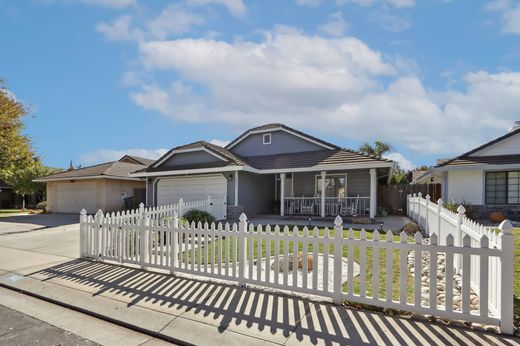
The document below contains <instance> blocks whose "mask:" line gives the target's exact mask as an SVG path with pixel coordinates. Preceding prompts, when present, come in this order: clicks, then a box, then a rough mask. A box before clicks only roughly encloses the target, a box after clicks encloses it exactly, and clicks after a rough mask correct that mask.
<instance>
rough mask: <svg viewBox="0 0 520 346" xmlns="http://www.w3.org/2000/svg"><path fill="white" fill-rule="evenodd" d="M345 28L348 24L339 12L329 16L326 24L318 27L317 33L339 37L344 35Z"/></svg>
mask: <svg viewBox="0 0 520 346" xmlns="http://www.w3.org/2000/svg"><path fill="white" fill-rule="evenodd" d="M347 27H348V24H347V22H346V21H345V20H344V19H343V14H342V13H341V12H335V13H333V14H331V15H329V19H328V21H327V22H326V23H324V24H322V25H320V26H319V27H318V31H320V32H322V33H325V34H328V35H330V36H336V37H341V36H343V35H345V31H347Z"/></svg>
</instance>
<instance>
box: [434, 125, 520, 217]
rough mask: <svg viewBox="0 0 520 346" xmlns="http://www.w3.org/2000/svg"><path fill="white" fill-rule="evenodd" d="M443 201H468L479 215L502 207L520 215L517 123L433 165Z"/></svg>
mask: <svg viewBox="0 0 520 346" xmlns="http://www.w3.org/2000/svg"><path fill="white" fill-rule="evenodd" d="M432 172H433V174H435V175H441V177H442V185H443V187H442V189H443V192H442V196H443V197H442V198H443V199H444V200H445V201H449V202H456V203H461V202H465V203H469V204H471V206H472V209H473V211H474V212H475V213H476V216H477V217H479V218H485V217H487V216H488V215H489V214H490V213H491V212H493V211H502V212H503V213H504V214H505V215H506V216H507V217H508V218H512V219H518V217H519V216H520V123H519V122H517V123H516V124H515V126H514V127H512V128H511V129H510V130H509V132H508V133H507V134H505V135H503V136H501V137H499V138H496V139H494V140H492V141H490V142H488V143H486V144H483V145H481V146H479V147H478V148H475V149H473V150H471V151H469V152H467V153H464V154H462V155H460V156H457V157H456V158H454V159H451V160H447V161H444V162H442V163H441V164H439V165H437V166H435V167H434V168H433V169H432Z"/></svg>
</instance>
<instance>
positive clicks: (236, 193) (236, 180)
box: [235, 171, 238, 207]
mask: <svg viewBox="0 0 520 346" xmlns="http://www.w3.org/2000/svg"><path fill="white" fill-rule="evenodd" d="M235 207H238V171H235Z"/></svg>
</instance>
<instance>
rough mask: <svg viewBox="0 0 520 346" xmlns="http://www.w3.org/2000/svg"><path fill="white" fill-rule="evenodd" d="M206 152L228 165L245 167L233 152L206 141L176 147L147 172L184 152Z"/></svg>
mask: <svg viewBox="0 0 520 346" xmlns="http://www.w3.org/2000/svg"><path fill="white" fill-rule="evenodd" d="M197 150H201V151H206V152H208V153H210V154H212V155H214V156H216V157H217V158H219V159H220V160H222V161H223V162H224V163H227V164H234V165H243V164H244V161H243V160H242V159H241V158H240V157H239V156H238V155H235V154H233V153H232V152H231V151H229V150H227V149H226V148H223V147H221V146H218V145H216V144H212V143H209V142H206V141H196V142H193V143H189V144H185V145H180V146H178V147H175V148H173V149H171V150H169V151H168V152H167V153H166V154H164V155H163V156H161V157H160V158H159V159H158V160H157V161H155V163H154V164H153V165H151V166H150V169H148V170H147V171H151V170H153V169H155V168H158V166H160V165H161V164H162V163H163V162H164V161H166V160H167V159H169V158H170V157H172V156H173V155H174V154H175V153H182V152H189V151H197Z"/></svg>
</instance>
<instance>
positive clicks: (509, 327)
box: [498, 220, 515, 334]
mask: <svg viewBox="0 0 520 346" xmlns="http://www.w3.org/2000/svg"><path fill="white" fill-rule="evenodd" d="M498 228H499V229H500V231H501V233H500V237H501V238H502V241H501V243H502V248H501V252H502V254H501V255H500V263H501V285H502V287H501V293H500V331H501V332H502V333H504V334H513V278H514V266H513V263H514V257H515V246H514V240H513V225H512V224H511V222H509V220H504V221H502V223H501V224H500V226H498Z"/></svg>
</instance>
